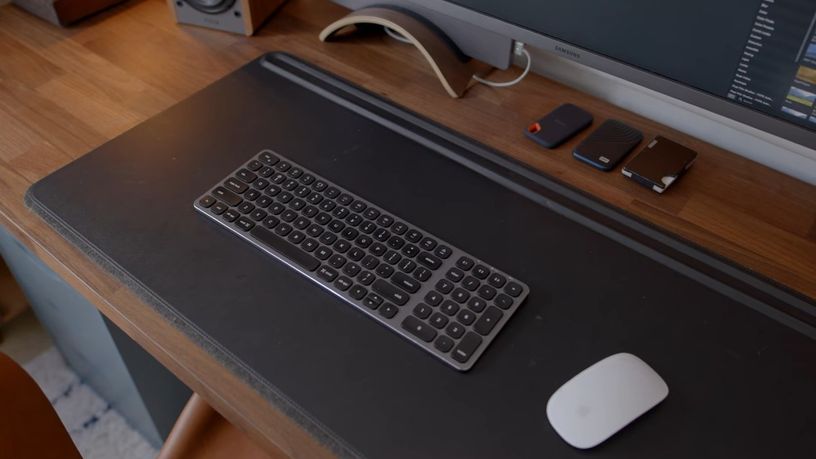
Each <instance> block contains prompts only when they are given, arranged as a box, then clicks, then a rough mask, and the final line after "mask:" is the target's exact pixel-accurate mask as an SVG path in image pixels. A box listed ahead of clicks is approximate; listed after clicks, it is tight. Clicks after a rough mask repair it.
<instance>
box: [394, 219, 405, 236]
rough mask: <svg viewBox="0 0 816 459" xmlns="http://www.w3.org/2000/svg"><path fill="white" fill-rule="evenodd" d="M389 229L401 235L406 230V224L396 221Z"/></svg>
mask: <svg viewBox="0 0 816 459" xmlns="http://www.w3.org/2000/svg"><path fill="white" fill-rule="evenodd" d="M391 231H393V232H394V234H399V235H403V234H405V232H406V231H408V225H406V224H405V223H403V222H396V223H394V226H392V227H391Z"/></svg>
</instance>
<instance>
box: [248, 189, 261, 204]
mask: <svg viewBox="0 0 816 459" xmlns="http://www.w3.org/2000/svg"><path fill="white" fill-rule="evenodd" d="M260 195H261V192H260V191H258V190H247V192H246V193H244V199H247V200H250V201H254V200H256V199H258V196H260Z"/></svg>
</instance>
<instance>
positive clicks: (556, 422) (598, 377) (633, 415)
mask: <svg viewBox="0 0 816 459" xmlns="http://www.w3.org/2000/svg"><path fill="white" fill-rule="evenodd" d="M667 395H669V386H667V385H666V382H665V381H663V378H661V377H660V375H658V374H657V373H656V372H655V371H654V370H653V369H652V367H650V366H649V365H647V364H646V362H644V361H643V360H640V359H639V358H637V357H635V356H634V355H632V354H627V353H625V352H622V353H620V354H615V355H610V356H609V357H607V358H605V359H603V360H601V361H599V362H597V363H596V364H594V365H592V366H591V367H589V368H587V369H586V370H584V371H582V372H580V373H578V374H577V375H575V376H574V377H573V378H572V379H570V380H569V381H567V382H566V383H564V385H563V386H561V387H559V388H558V390H556V391H555V393H554V394H552V396H551V397H550V400H549V401H548V402H547V418H548V419H549V420H550V424H552V426H553V428H554V429H555V431H556V432H558V435H560V436H561V438H563V439H564V441H566V442H567V443H569V444H570V445H572V446H574V447H576V448H580V449H588V448H592V447H595V446H598V445H599V444H601V443H603V442H604V441H605V440H606V439H608V438H609V437H611V436H612V435H614V434H615V433H616V432H618V431H619V430H621V429H622V428H624V427H626V425H627V424H629V423H630V422H632V421H634V420H635V419H637V418H638V417H639V416H640V415H642V414H643V413H645V412H647V411H649V410H650V409H651V408H652V407H654V406H655V405H657V404H658V403H660V402H661V401H663V399H664V398H666V396H667Z"/></svg>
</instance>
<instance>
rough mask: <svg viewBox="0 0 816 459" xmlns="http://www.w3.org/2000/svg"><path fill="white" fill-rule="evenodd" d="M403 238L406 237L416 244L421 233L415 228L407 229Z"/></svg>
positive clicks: (419, 239) (420, 238)
mask: <svg viewBox="0 0 816 459" xmlns="http://www.w3.org/2000/svg"><path fill="white" fill-rule="evenodd" d="M405 239H408V240H409V241H411V242H413V243H414V244H416V243H417V242H419V241H421V240H422V233H420V232H419V231H417V230H415V229H412V230H408V232H407V233H405Z"/></svg>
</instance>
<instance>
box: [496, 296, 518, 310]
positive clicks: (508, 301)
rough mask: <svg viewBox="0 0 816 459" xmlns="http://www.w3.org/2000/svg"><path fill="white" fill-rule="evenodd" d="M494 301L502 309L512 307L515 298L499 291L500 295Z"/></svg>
mask: <svg viewBox="0 0 816 459" xmlns="http://www.w3.org/2000/svg"><path fill="white" fill-rule="evenodd" d="M493 302H494V303H496V306H498V307H500V308H502V309H510V306H512V305H513V299H512V298H510V297H509V296H507V295H505V294H504V293H499V296H497V297H496V299H495V300H494V301H493Z"/></svg>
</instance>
